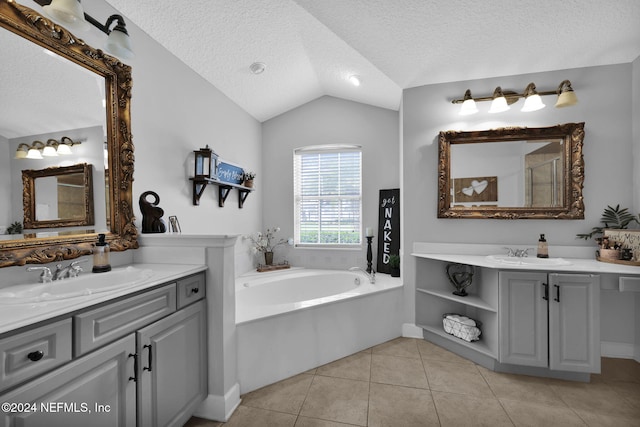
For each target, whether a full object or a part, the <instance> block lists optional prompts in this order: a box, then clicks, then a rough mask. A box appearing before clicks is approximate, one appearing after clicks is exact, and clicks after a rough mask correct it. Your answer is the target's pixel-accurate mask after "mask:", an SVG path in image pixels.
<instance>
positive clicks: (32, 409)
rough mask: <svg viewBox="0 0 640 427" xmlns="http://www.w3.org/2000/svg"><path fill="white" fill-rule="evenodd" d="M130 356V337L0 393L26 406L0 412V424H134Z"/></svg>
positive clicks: (26, 426) (99, 426) (6, 399)
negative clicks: (7, 391) (12, 411)
mask: <svg viewBox="0 0 640 427" xmlns="http://www.w3.org/2000/svg"><path fill="white" fill-rule="evenodd" d="M134 353H135V336H134V335H133V334H130V335H129V336H127V337H125V338H123V339H120V340H118V341H116V342H113V343H111V344H108V345H106V346H104V347H101V348H100V349H98V350H96V351H94V352H92V353H90V354H88V355H86V356H84V357H81V358H79V359H76V360H74V361H72V362H70V363H68V364H66V365H64V366H62V367H61V368H58V369H56V370H54V371H52V372H50V373H48V374H46V375H43V376H41V377H38V378H36V379H35V380H33V381H30V382H29V383H27V384H25V385H23V386H21V387H19V388H17V389H15V390H13V391H11V392H9V393H7V394H4V395H2V399H1V400H2V403H5V402H9V403H15V404H23V403H27V404H28V405H29V406H28V408H24V407H23V408H21V409H22V412H17V411H16V412H14V413H8V412H6V411H3V412H2V413H0V415H1V421H0V426H1V427H9V426H24V427H42V426H91V427H102V426H104V427H125V426H135V419H136V394H135V393H136V383H135V382H134V381H133V379H132V378H133V376H134V367H135V363H134V358H133V357H132V356H131V355H132V354H134Z"/></svg>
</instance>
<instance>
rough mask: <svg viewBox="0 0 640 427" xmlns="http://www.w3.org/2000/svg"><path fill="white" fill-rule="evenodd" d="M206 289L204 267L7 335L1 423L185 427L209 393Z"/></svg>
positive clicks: (2, 426) (1, 426)
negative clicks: (161, 283)
mask: <svg viewBox="0 0 640 427" xmlns="http://www.w3.org/2000/svg"><path fill="white" fill-rule="evenodd" d="M205 290H206V288H205V275H204V274H203V273H199V274H195V275H191V276H188V277H185V278H181V279H179V280H178V281H176V282H170V283H166V284H163V285H160V286H157V287H155V288H152V289H148V290H145V291H142V292H139V293H137V294H133V295H130V296H125V297H122V298H119V299H117V300H114V301H109V302H105V303H103V304H98V305H95V306H90V307H87V308H85V309H82V310H79V311H77V312H74V313H69V315H68V317H66V318H65V319H63V320H61V321H56V322H52V323H50V324H46V325H44V326H40V327H38V328H35V329H28V330H24V331H17V333H16V334H14V335H10V336H8V337H6V338H3V339H0V356H5V357H4V358H5V359H7V360H9V361H12V360H13V361H14V363H11V364H6V363H5V365H6V366H5V369H4V371H0V374H2V375H1V376H0V379H2V378H6V380H4V379H3V382H2V384H0V385H2V386H5V383H6V386H5V388H6V389H7V390H9V391H7V392H4V393H3V394H0V403H15V404H16V406H15V408H12V407H10V408H8V409H10V411H6V410H4V409H7V408H5V407H4V406H3V411H2V412H0V427H9V426H12V427H13V426H25V427H31V426H32V427H42V426H65V427H75V426H83V427H84V426H91V427H100V426H104V427H135V426H136V425H137V426H140V427H159V426H163V427H168V426H182V425H184V423H185V422H186V421H187V420H188V419H189V418H190V416H191V414H193V412H194V410H195V408H196V407H197V406H198V405H199V404H200V403H201V402H202V401H203V400H204V399H205V397H206V394H207V385H208V384H207V379H208V376H207V362H208V360H207V335H206V330H207V324H206V317H207V316H206V302H205V301H204V298H205ZM177 295H181V297H179V298H177ZM72 323H73V333H72V327H71V326H72ZM72 335H73V338H72ZM72 341H73V343H74V345H73V348H74V352H73V353H74V354H73V358H71V353H72V352H71V348H72ZM36 352H40V353H41V354H39V358H38V360H37V361H35V362H32V361H30V360H28V359H29V358H30V357H31V355H33V354H35V353H36ZM58 359H59V360H58ZM38 363H41V366H42V367H43V368H41V369H39V370H38V368H37V367H38V366H39V365H38ZM32 365H33V367H32V368H31V371H33V372H31V373H29V372H26V371H29V368H30V367H31V366H32ZM24 366H26V368H24ZM56 366H57V367H56ZM54 368H55V369H54ZM27 374H30V376H28V375H27ZM20 384H21V385H20ZM11 386H15V388H13V389H11ZM0 388H1V387H0ZM23 404H26V405H23ZM18 405H19V406H18Z"/></svg>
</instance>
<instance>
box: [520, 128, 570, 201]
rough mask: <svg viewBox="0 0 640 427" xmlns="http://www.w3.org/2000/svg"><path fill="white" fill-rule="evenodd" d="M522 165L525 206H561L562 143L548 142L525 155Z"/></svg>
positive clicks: (562, 198)
mask: <svg viewBox="0 0 640 427" xmlns="http://www.w3.org/2000/svg"><path fill="white" fill-rule="evenodd" d="M524 163H525V200H526V206H528V207H546V206H549V207H557V206H562V204H563V202H564V194H563V191H562V188H563V186H562V182H563V181H562V177H563V175H564V171H563V166H562V165H563V163H562V141H552V142H549V143H548V144H546V145H545V146H544V147H542V148H539V149H537V150H535V151H532V152H530V153H528V154H526V155H525V160H524Z"/></svg>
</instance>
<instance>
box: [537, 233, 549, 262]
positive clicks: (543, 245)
mask: <svg viewBox="0 0 640 427" xmlns="http://www.w3.org/2000/svg"><path fill="white" fill-rule="evenodd" d="M538 258H549V246H548V245H547V240H546V239H545V238H544V234H541V235H540V239H539V240H538Z"/></svg>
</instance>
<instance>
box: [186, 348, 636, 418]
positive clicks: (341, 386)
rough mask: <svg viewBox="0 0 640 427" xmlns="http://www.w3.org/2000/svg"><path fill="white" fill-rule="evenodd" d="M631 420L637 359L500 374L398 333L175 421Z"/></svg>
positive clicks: (634, 407) (612, 360)
mask: <svg viewBox="0 0 640 427" xmlns="http://www.w3.org/2000/svg"><path fill="white" fill-rule="evenodd" d="M218 426H225V427H231V426H240V427H252V426H259V427H269V426H274V427H286V426H296V427H334V426H389V427H410V426H453V427H464V426H490V427H496V426H535V427H538V426H544V427H551V426H562V427H567V426H594V427H596V426H597V427H600V426H612V427H623V426H630V427H631V426H634V427H638V426H640V363H637V362H635V361H633V360H626V359H609V358H603V359H602V373H601V374H600V375H593V376H592V379H591V383H588V384H586V383H576V382H570V381H560V380H552V379H544V378H535V377H529V376H523V375H511V374H500V373H496V372H493V371H490V370H488V369H485V368H483V367H481V366H479V365H476V364H474V363H473V362H470V361H468V360H466V359H463V358H461V357H459V356H457V355H455V354H453V353H451V352H449V351H447V350H445V349H443V348H441V347H438V346H436V345H434V344H432V343H430V342H428V341H424V340H419V339H412V338H398V339H395V340H392V341H389V342H386V343H383V344H380V345H378V346H375V347H372V348H370V349H367V350H365V351H362V352H359V353H356V354H353V355H351V356H348V357H345V358H344V359H340V360H337V361H335V362H333V363H329V364H327V365H324V366H320V367H318V368H316V369H312V370H311V371H308V372H305V373H303V374H300V375H296V376H294V377H291V378H288V379H285V380H283V381H280V382H278V383H276V384H272V385H269V386H267V387H264V388H261V389H259V390H256V391H253V392H251V393H248V394H246V395H244V396H242V403H241V404H240V406H239V407H238V408H237V409H236V411H235V413H234V414H233V416H232V417H231V419H230V420H229V421H228V422H227V423H217V422H213V421H207V420H203V419H199V418H195V417H194V418H192V419H191V420H189V422H188V423H187V424H185V427H218Z"/></svg>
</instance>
